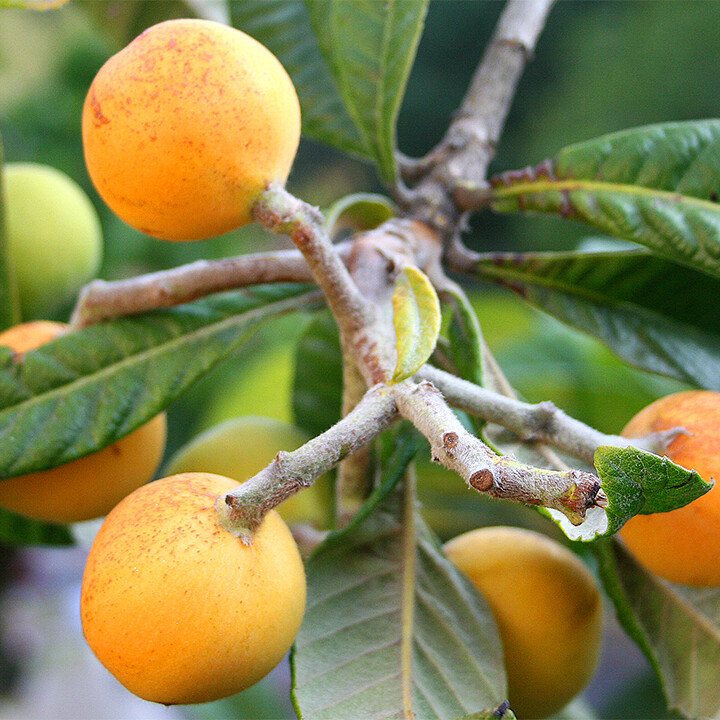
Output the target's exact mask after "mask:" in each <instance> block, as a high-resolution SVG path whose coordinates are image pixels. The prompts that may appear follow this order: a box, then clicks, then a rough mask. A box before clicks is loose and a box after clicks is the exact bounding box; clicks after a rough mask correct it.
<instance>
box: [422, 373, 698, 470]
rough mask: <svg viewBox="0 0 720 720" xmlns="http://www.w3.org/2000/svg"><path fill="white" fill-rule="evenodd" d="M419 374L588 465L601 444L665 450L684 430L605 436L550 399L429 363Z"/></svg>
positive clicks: (486, 416)
mask: <svg viewBox="0 0 720 720" xmlns="http://www.w3.org/2000/svg"><path fill="white" fill-rule="evenodd" d="M416 377H417V378H419V379H422V380H426V381H429V382H431V383H432V384H433V385H434V386H435V387H436V388H437V389H438V390H439V391H440V392H442V394H443V395H444V396H445V398H446V399H447V401H448V402H449V403H450V404H451V405H452V406H453V407H456V408H457V409H458V410H463V411H465V412H467V413H470V414H471V415H475V416H476V417H479V418H482V419H483V420H486V421H487V422H492V423H497V424H498V425H502V426H503V427H505V428H507V429H508V430H511V431H512V432H514V433H515V434H516V435H517V436H518V437H519V438H520V439H521V440H525V441H532V442H537V441H540V442H543V443H547V444H549V445H552V446H553V447H555V448H557V449H558V450H561V451H563V452H565V453H567V454H568V455H572V456H573V457H576V458H579V459H580V460H583V461H584V462H586V463H587V464H589V465H592V464H593V458H594V456H595V451H596V450H597V449H598V447H600V446H601V445H617V446H619V447H629V446H633V447H638V448H640V449H642V450H648V451H650V452H654V453H662V451H663V450H664V449H665V448H666V447H667V446H668V445H669V444H670V443H671V442H672V441H673V440H674V439H675V438H676V437H677V436H678V435H680V434H682V433H683V432H685V431H684V430H683V429H682V428H673V429H672V430H668V431H664V432H659V433H652V434H650V435H647V436H645V437H643V438H632V439H630V438H624V437H622V436H620V435H606V434H604V433H601V432H600V431H599V430H595V429H594V428H591V427H590V426H588V425H585V424H584V423H582V422H580V421H579V420H575V419H574V418H572V417H570V416H569V415H566V414H565V413H564V412H563V411H562V410H560V409H559V408H557V407H556V406H555V405H554V404H553V403H552V402H549V401H546V402H541V403H538V404H537V405H532V404H530V403H525V402H521V401H520V400H516V399H514V398H512V397H508V396H505V395H501V394H499V393H495V392H492V391H491V390H486V389H485V388H481V387H479V386H478V385H474V384H473V383H470V382H467V380H463V379H461V378H459V377H456V376H455V375H451V374H450V373H446V372H444V371H443V370H438V369H437V368H434V367H432V366H430V365H425V366H424V367H423V368H422V369H421V370H420V372H418V373H417V375H416Z"/></svg>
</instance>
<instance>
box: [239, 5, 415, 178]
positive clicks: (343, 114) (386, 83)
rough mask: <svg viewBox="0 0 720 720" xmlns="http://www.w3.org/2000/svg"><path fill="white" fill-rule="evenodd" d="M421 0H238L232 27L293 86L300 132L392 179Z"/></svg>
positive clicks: (413, 55)
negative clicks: (268, 55) (263, 51)
mask: <svg viewBox="0 0 720 720" xmlns="http://www.w3.org/2000/svg"><path fill="white" fill-rule="evenodd" d="M426 11H427V0H392V1H391V2H385V3H378V2H373V1H372V0H370V1H367V0H363V2H351V3H349V2H343V1H342V0H308V1H307V2H303V0H278V1H277V2H271V3H269V2H266V0H243V2H233V3H231V4H230V12H231V18H232V24H233V25H234V26H235V27H237V28H239V29H240V30H244V31H245V32H247V33H248V34H249V35H252V36H253V37H254V38H255V39H257V40H259V41H260V42H261V43H263V45H265V46H266V47H267V48H269V49H270V50H271V51H272V52H273V53H274V54H275V55H276V56H277V57H278V59H279V60H280V62H282V64H283V65H284V66H285V68H286V70H287V71H288V72H289V73H290V76H291V77H292V79H293V82H294V83H295V87H296V88H297V91H298V97H299V98H300V106H301V109H302V116H303V133H304V134H305V135H307V136H308V137H312V138H315V139H316V140H321V141H323V142H327V143H330V144H331V145H334V146H336V147H338V148H340V149H341V150H346V151H348V152H352V153H354V154H356V155H360V156H361V157H364V158H366V159H369V160H372V161H374V162H375V163H377V165H378V167H379V169H380V174H381V175H382V177H383V178H384V179H386V180H388V181H391V180H393V179H394V177H395V159H394V149H395V123H396V119H397V113H398V110H399V108H400V103H401V101H402V98H403V94H404V92H405V85H406V83H407V77H408V74H409V71H410V66H411V64H412V61H413V59H414V57H415V51H416V48H417V44H418V41H419V38H420V34H421V32H422V28H423V23H424V19H425V13H426Z"/></svg>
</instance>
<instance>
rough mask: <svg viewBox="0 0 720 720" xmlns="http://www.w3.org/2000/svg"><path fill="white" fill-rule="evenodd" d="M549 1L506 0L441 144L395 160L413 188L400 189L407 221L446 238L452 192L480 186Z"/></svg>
mask: <svg viewBox="0 0 720 720" xmlns="http://www.w3.org/2000/svg"><path fill="white" fill-rule="evenodd" d="M553 2H554V0H509V1H508V3H507V4H506V6H505V8H504V10H503V12H502V15H501V16H500V20H499V21H498V25H497V27H496V29H495V33H494V34H493V37H492V39H491V41H490V43H489V44H488V46H487V48H486V50H485V54H484V55H483V58H482V60H481V62H480V64H479V65H478V68H477V70H476V71H475V74H474V76H473V79H472V81H471V84H470V87H469V89H468V92H467V93H466V96H465V98H464V100H463V103H462V105H461V107H460V111H459V112H458V114H457V116H456V117H455V119H454V120H453V122H452V123H451V124H450V127H449V128H448V131H447V133H446V134H445V137H444V138H443V140H442V141H441V142H440V143H439V145H438V146H437V147H436V148H434V149H433V150H432V151H431V152H430V153H429V154H428V156H427V157H426V158H424V159H422V160H420V161H418V162H414V163H413V162H407V161H405V162H403V159H402V157H401V158H400V166H401V171H402V169H403V168H405V171H404V175H403V179H404V180H406V181H412V180H415V181H416V184H415V186H414V187H413V188H412V190H411V191H409V192H406V191H405V190H404V188H400V190H402V192H399V193H398V195H399V197H398V200H399V202H401V203H403V205H404V206H405V207H406V209H407V211H408V213H409V215H410V216H411V217H414V218H416V219H417V220H420V221H422V222H427V223H428V224H430V225H432V226H433V227H435V228H437V229H438V230H440V231H441V232H443V234H445V236H446V238H447V239H448V240H449V239H450V238H451V237H452V235H453V233H454V231H455V229H456V228H457V226H458V224H459V222H460V220H461V216H462V210H461V208H459V207H458V205H457V202H456V199H455V195H454V194H455V190H456V188H457V187H459V186H462V187H467V186H470V187H482V186H483V185H485V182H486V174H487V167H488V165H489V163H490V161H491V160H492V158H493V157H494V155H495V149H496V146H497V143H498V142H499V140H500V136H501V134H502V130H503V127H504V124H505V118H506V117H507V113H508V111H509V108H510V105H511V103H512V100H513V97H514V94H515V89H516V87H517V83H518V80H519V79H520V76H521V74H522V71H523V69H524V68H525V64H526V62H527V59H528V58H529V57H530V56H531V55H532V53H533V51H534V49H535V44H536V42H537V39H538V37H539V35H540V33H541V32H542V29H543V27H544V25H545V20H546V18H547V15H548V13H549V12H550V9H551V7H552V5H553Z"/></svg>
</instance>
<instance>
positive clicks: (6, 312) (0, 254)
mask: <svg viewBox="0 0 720 720" xmlns="http://www.w3.org/2000/svg"><path fill="white" fill-rule="evenodd" d="M18 322H20V303H19V298H18V291H17V285H16V282H15V274H14V272H13V268H12V258H11V256H10V244H9V238H8V235H7V210H6V208H5V178H4V172H3V146H2V138H1V137H0V330H4V329H5V328H7V327H10V326H11V325H15V324H16V323H18Z"/></svg>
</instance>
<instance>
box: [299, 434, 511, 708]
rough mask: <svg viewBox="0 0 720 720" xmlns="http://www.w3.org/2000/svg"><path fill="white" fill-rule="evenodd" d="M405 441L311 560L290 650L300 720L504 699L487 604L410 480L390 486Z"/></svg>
mask: <svg viewBox="0 0 720 720" xmlns="http://www.w3.org/2000/svg"><path fill="white" fill-rule="evenodd" d="M401 446H402V443H399V444H398V447H399V449H398V452H397V454H398V458H396V459H394V460H391V462H390V463H389V465H388V466H387V468H386V473H385V476H384V478H385V479H384V481H383V483H382V486H381V487H382V490H381V492H380V493H378V494H376V496H375V497H374V498H371V500H370V501H368V506H366V507H365V508H364V510H365V512H363V513H362V514H361V516H360V517H359V518H358V519H356V521H355V522H354V523H353V524H352V525H351V526H350V527H349V528H348V529H346V530H345V531H343V532H340V533H336V534H334V535H333V536H331V537H330V538H329V540H328V541H326V542H325V543H324V544H323V545H322V546H321V547H320V548H319V549H318V551H317V552H316V553H315V554H314V555H313V557H312V558H311V559H310V561H309V563H308V566H307V573H308V587H309V597H308V606H307V610H306V614H305V619H304V621H303V625H302V627H301V629H300V634H299V635H298V638H297V640H296V645H295V650H294V652H293V676H294V699H295V703H296V706H297V708H298V710H299V714H300V716H301V717H303V718H306V719H308V720H316V719H317V720H320V719H321V718H327V719H328V720H351V719H352V720H355V719H356V718H358V717H373V718H397V719H398V720H399V719H401V718H410V717H422V718H427V719H428V720H430V719H431V718H438V720H439V719H440V718H442V719H443V720H446V719H447V718H456V717H463V716H465V715H468V714H470V713H471V712H477V711H479V710H481V709H483V708H497V707H498V706H499V705H500V703H501V702H502V701H503V697H502V695H503V694H504V687H505V682H504V674H503V673H504V671H503V669H502V651H501V646H500V641H499V636H498V634H497V629H496V627H495V624H494V621H493V620H492V615H491V613H490V610H489V608H488V607H487V606H486V604H485V603H484V601H483V600H482V599H481V598H480V597H479V596H478V595H477V593H476V592H475V590H474V588H473V587H472V585H471V584H470V583H469V581H468V580H467V579H466V578H465V577H464V576H462V575H461V574H460V573H459V572H458V571H457V570H456V569H455V568H454V566H453V565H452V564H451V563H449V561H448V560H447V559H445V558H444V556H443V555H442V553H441V552H440V551H439V548H438V546H437V544H436V540H435V538H434V536H433V535H432V533H431V531H430V530H429V529H428V528H427V527H426V525H425V524H424V522H423V520H422V518H421V517H420V515H419V514H418V513H417V510H416V507H415V503H414V494H413V493H412V492H411V489H410V487H409V486H407V485H404V484H403V485H400V486H396V483H397V480H398V479H399V478H400V477H401V476H402V471H403V466H406V465H407V462H408V461H409V459H410V457H411V456H412V453H405V454H404V453H403V449H402V447H401ZM388 475H389V476H390V478H389V482H388Z"/></svg>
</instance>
